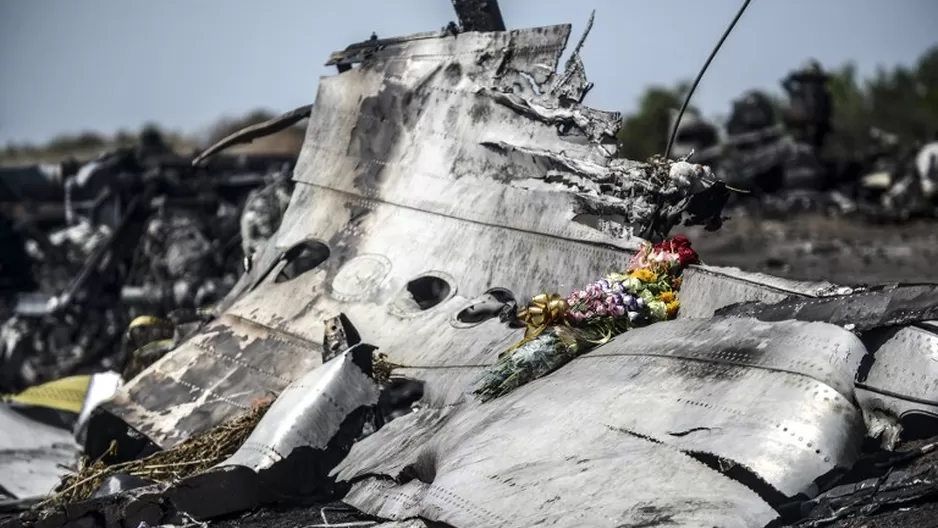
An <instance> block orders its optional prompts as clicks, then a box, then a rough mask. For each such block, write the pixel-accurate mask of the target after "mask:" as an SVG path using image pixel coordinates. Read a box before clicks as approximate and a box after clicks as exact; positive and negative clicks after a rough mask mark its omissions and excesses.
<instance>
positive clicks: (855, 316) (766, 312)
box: [717, 284, 938, 331]
mask: <svg viewBox="0 0 938 528" xmlns="http://www.w3.org/2000/svg"><path fill="white" fill-rule="evenodd" d="M717 314H720V315H735V316H746V317H755V318H757V319H760V320H762V321H783V320H788V319H797V320H799V321H828V322H830V323H833V324H837V325H842V326H849V327H850V328H852V329H855V330H857V331H867V330H873V329H876V328H884V327H887V326H894V325H903V324H909V323H916V322H922V321H928V320H933V319H938V284H890V285H884V286H876V287H870V288H859V289H858V290H857V291H853V292H851V293H847V294H845V295H836V296H826V297H822V298H820V299H799V298H791V299H786V300H783V301H779V302H777V303H772V304H764V303H745V304H740V305H736V306H727V307H725V308H722V309H720V310H719V311H718V312H717Z"/></svg>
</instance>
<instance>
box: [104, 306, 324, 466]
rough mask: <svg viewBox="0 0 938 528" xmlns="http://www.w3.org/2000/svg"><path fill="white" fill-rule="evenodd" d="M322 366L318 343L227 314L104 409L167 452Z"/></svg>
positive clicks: (130, 386)
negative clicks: (171, 447) (314, 343)
mask: <svg viewBox="0 0 938 528" xmlns="http://www.w3.org/2000/svg"><path fill="white" fill-rule="evenodd" d="M321 363H322V355H321V352H320V351H319V349H317V347H316V346H315V345H313V344H312V343H310V342H307V341H305V340H303V339H298V338H296V337H291V336H289V335H286V334H284V333H282V332H272V331H271V330H269V329H267V328H265V327H263V326H260V325H257V324H254V323H251V322H249V321H245V320H242V319H239V318H237V317H232V316H223V317H221V318H220V319H219V320H218V321H216V322H215V323H213V324H212V325H210V326H208V327H207V328H206V329H205V330H204V331H203V332H201V333H199V334H197V335H196V336H194V337H193V338H192V339H190V340H189V341H187V342H185V343H184V344H183V345H181V346H180V347H178V348H177V349H175V350H174V351H173V352H171V353H169V354H167V355H165V356H163V357H162V358H161V359H160V360H158V361H156V362H155V363H154V364H153V365H151V366H150V367H149V368H148V369H147V371H146V372H148V373H149V375H140V376H137V377H136V378H134V379H133V380H132V381H130V382H129V383H127V384H125V385H124V386H123V387H121V389H120V390H119V391H118V393H117V395H116V396H115V397H113V398H112V399H111V400H109V401H107V402H105V403H103V404H102V405H101V407H102V408H104V409H107V410H109V411H111V412H112V413H114V414H116V415H117V416H118V417H120V418H122V419H123V420H124V421H125V422H127V423H128V424H129V425H131V426H132V427H134V428H135V429H137V430H138V431H139V432H140V433H142V434H144V435H146V436H147V437H149V438H150V439H151V440H153V441H155V442H157V443H158V445H159V444H161V447H163V448H166V447H169V446H172V445H175V444H177V443H178V442H180V441H182V440H184V439H186V438H189V437H190V436H191V435H193V434H194V433H196V432H203V431H206V430H208V429H210V428H211V427H212V426H214V425H216V424H218V423H221V422H223V421H225V420H226V419H228V418H231V417H234V416H235V415H237V414H240V413H243V412H244V411H246V410H248V409H249V408H251V406H252V405H254V404H255V403H256V402H257V401H258V400H260V399H261V398H265V397H269V396H271V395H275V394H277V393H279V392H280V391H281V390H283V389H284V388H285V387H286V386H287V385H289V384H290V382H292V381H293V380H294V379H295V378H296V377H297V376H298V375H300V374H302V373H305V372H308V371H309V370H310V369H312V368H314V367H316V366H318V365H320V364H321ZM155 417H159V419H153V418H155ZM97 419H101V418H100V417H99V416H92V418H91V421H90V425H89V427H94V423H95V420H97ZM105 445H106V443H105Z"/></svg>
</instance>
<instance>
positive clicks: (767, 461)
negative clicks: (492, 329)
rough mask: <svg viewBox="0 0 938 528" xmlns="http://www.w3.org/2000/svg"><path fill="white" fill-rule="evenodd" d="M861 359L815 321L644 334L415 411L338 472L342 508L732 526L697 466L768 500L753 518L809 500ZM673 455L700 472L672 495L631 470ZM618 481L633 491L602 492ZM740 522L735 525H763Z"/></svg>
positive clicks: (473, 517) (478, 521)
mask: <svg viewBox="0 0 938 528" xmlns="http://www.w3.org/2000/svg"><path fill="white" fill-rule="evenodd" d="M864 354H865V349H864V348H863V346H862V345H861V344H860V342H859V340H858V339H857V338H856V337H855V336H853V335H852V334H850V333H849V332H847V331H845V330H843V329H840V328H837V327H835V326H833V325H826V324H821V323H801V322H785V323H757V322H755V321H752V320H743V319H723V320H686V321H672V322H665V323H658V324H656V325H653V326H650V327H647V328H641V329H635V330H631V331H629V332H627V333H625V334H622V335H621V336H618V337H616V338H615V339H613V340H612V341H611V342H610V343H608V344H606V345H604V346H601V347H599V348H597V349H596V350H595V351H593V352H589V353H587V354H585V355H583V356H581V357H579V358H577V359H574V360H573V361H572V362H571V363H569V364H568V365H566V366H565V367H563V368H562V369H560V370H558V371H557V372H555V373H553V374H551V375H548V376H546V377H544V378H541V379H539V380H535V381H532V382H530V383H529V384H527V385H525V386H522V387H521V388H519V389H517V390H516V391H515V392H513V393H509V394H508V395H505V396H502V397H500V398H498V399H495V400H492V401H491V402H487V403H484V404H480V403H478V402H475V401H462V402H459V403H456V404H445V402H441V403H435V402H432V401H428V400H424V402H422V403H425V404H426V406H425V407H423V408H421V409H420V410H419V411H417V412H415V413H413V414H411V415H408V416H405V417H402V418H399V419H398V420H395V421H394V422H391V423H390V424H388V425H387V426H385V427H384V428H383V429H381V430H379V431H377V432H376V433H375V434H373V435H372V436H370V437H367V438H365V439H364V440H362V441H360V442H359V443H357V444H356V445H355V446H354V447H353V448H352V451H351V453H350V454H349V456H348V457H347V458H346V459H345V460H344V461H343V462H342V463H341V464H340V465H339V467H338V468H337V470H336V474H337V476H338V477H339V479H340V481H347V482H349V483H351V484H352V490H351V491H350V493H349V495H348V496H346V498H345V501H346V502H348V503H349V504H352V505H353V506H355V507H357V508H359V509H362V510H363V511H365V512H366V513H369V514H372V515H377V516H379V517H383V518H390V519H404V518H408V517H410V516H413V515H420V516H422V517H426V518H428V519H431V520H434V521H439V522H444V523H448V524H452V525H454V526H466V527H469V526H483V525H488V526H491V525H493V524H497V525H500V526H514V525H518V526H530V525H532V524H535V523H536V522H537V521H542V522H545V523H546V524H558V523H561V522H563V523H567V522H569V521H570V518H569V517H566V515H569V513H570V512H571V511H577V512H579V515H581V516H582V518H581V519H580V520H581V521H582V524H584V525H589V524H591V523H595V522H599V520H600V519H603V520H605V519H617V520H619V522H623V523H639V522H641V521H643V520H644V521H647V520H648V519H645V518H643V513H642V512H643V504H644V508H648V509H650V510H655V511H658V510H660V511H662V512H666V513H667V514H668V515H672V516H673V517H674V519H673V520H674V522H679V523H690V524H695V523H699V524H702V525H720V526H727V525H734V524H739V523H741V522H742V521H741V520H740V519H747V517H748V515H751V514H752V513H751V512H752V510H750V508H752V507H753V505H752V504H749V505H745V504H735V505H733V506H730V504H728V503H726V502H724V501H725V500H729V499H727V496H726V495H723V494H722V493H714V494H713V495H708V494H707V493H706V492H704V489H705V488H706V487H707V486H711V485H719V486H721V487H722V486H726V485H728V483H729V482H730V480H729V479H727V481H726V482H725V483H723V484H717V482H719V480H720V479H716V481H717V482H713V479H714V477H712V476H705V475H709V474H710V473H709V471H710V470H709V467H708V466H707V465H705V464H707V463H708V462H709V463H714V464H715V465H716V466H718V467H734V466H737V467H736V471H737V472H742V473H745V474H746V475H747V476H746V477H742V478H741V477H739V476H738V474H737V475H734V476H735V478H738V479H741V480H743V481H744V482H745V485H746V486H749V487H751V488H752V490H751V491H752V492H754V493H757V494H758V496H759V497H760V501H768V502H770V503H771V504H768V503H765V504H764V507H765V508H768V507H769V506H776V505H778V504H779V503H781V501H782V500H783V499H784V497H786V496H794V495H797V494H799V493H808V494H810V493H811V489H812V487H813V481H814V479H816V478H818V477H821V476H823V475H825V474H827V473H828V472H830V471H831V470H833V469H835V468H837V467H841V468H844V467H849V466H850V465H851V464H852V463H853V461H854V460H855V459H856V457H857V455H858V451H859V442H860V440H861V439H862V437H863V420H862V417H861V415H860V413H859V411H858V410H857V409H856V408H855V407H854V405H853V403H852V400H853V384H852V378H853V375H854V372H855V371H856V369H857V368H858V367H859V362H860V359H861V358H862V357H863V356H864ZM446 370H456V369H452V368H451V369H439V368H437V369H433V370H430V369H426V370H423V371H420V369H409V368H403V369H400V370H399V371H397V372H399V373H400V374H406V375H408V376H410V377H418V378H421V379H424V380H425V381H426V383H427V385H428V386H430V387H433V386H435V385H437V384H442V383H454V382H455V379H456V378H455V377H454V376H453V375H451V374H447V373H446V372H445V371H446ZM477 370H481V369H477ZM438 379H439V380H442V382H441V381H438ZM756 394H758V395H761V396H758V397H757V396H754V395H756ZM570 409H576V412H575V413H571V412H570ZM574 430H575V431H576V434H575V435H571V434H570V432H571V431H574ZM559 438H563V439H564V440H563V441H558V439H559ZM623 442H624V443H625V444H626V445H628V446H629V447H627V448H624V447H623ZM632 443H634V444H636V445H635V446H632V445H631V444H632ZM611 445H614V446H616V447H615V449H614V450H613V451H614V452H615V454H610V453H612V451H610V450H609V449H610V447H609V446H611ZM678 451H679V452H683V453H685V454H687V455H689V456H690V457H691V458H693V459H694V460H696V461H697V465H698V467H697V469H694V467H693V466H694V464H691V463H690V462H689V461H685V462H683V463H679V462H677V461H673V463H674V464H677V465H679V466H682V467H683V469H682V471H688V473H687V475H693V477H690V476H688V477H685V478H682V479H680V480H681V484H682V487H681V488H680V489H674V488H673V487H672V486H671V485H670V484H669V479H668V478H666V477H661V476H660V475H659V476H657V477H656V476H654V472H653V471H652V472H651V473H645V472H644V471H645V469H648V470H650V471H651V467H648V468H645V469H643V467H644V466H643V465H642V464H643V463H651V462H650V461H655V463H654V464H653V466H655V467H658V470H659V471H660V470H661V468H662V467H664V466H665V465H666V464H665V462H664V461H663V460H661V459H659V458H658V457H662V456H665V457H670V456H669V455H665V454H664V453H666V452H668V453H674V452H678ZM633 457H634V458H633ZM642 457H649V461H644V460H638V458H642ZM659 464H661V465H660V466H659ZM625 472H628V473H629V475H630V479H629V480H628V482H640V483H641V485H640V486H639V488H640V489H641V490H643V492H642V493H636V488H635V487H630V488H629V490H630V491H629V492H628V493H616V492H614V491H613V490H614V489H616V487H617V486H621V485H624V483H625V481H622V480H621V474H622V473H625ZM728 474H733V473H732V472H729V473H728ZM698 477H699V478H701V479H705V480H698ZM388 479H393V480H388ZM692 482H697V483H704V482H706V485H705V486H704V487H703V488H699V489H697V488H695V487H694V485H693V484H690V483H692ZM594 486H596V487H595V488H594ZM744 489H747V490H748V489H749V488H744ZM599 490H603V491H601V492H600V491H599ZM728 491H729V490H725V491H724V492H728ZM581 493H582V495H581ZM644 493H647V494H648V496H645V495H644ZM532 494H533V495H532ZM684 494H688V495H693V496H695V498H694V499H693V501H694V502H693V504H694V505H695V507H694V508H691V509H690V510H686V509H685V508H684V507H682V504H684V503H683V501H684V500H691V499H690V496H685V495H684ZM731 496H732V497H734V498H736V499H737V500H741V499H742V498H743V497H744V496H743V495H736V494H733V495H731ZM602 497H610V499H609V500H604V499H603V498H602ZM612 497H614V498H615V500H612V499H611V498H612ZM708 497H709V498H708ZM630 500H634V501H635V503H634V504H633V503H630V502H629V501H630ZM645 500H648V501H650V502H648V503H645V502H643V501H645ZM704 504H706V505H707V506H706V507H704V506H702V505H704ZM698 508H700V509H699V510H698ZM724 508H729V509H726V510H724ZM734 508H741V509H739V510H735V511H734ZM769 509H770V508H769ZM694 511H696V512H697V514H699V515H702V517H700V518H698V517H694V513H693V512H694ZM756 511H758V509H757V510H756ZM765 511H768V510H765ZM747 512H749V513H747ZM708 515H712V516H713V517H708ZM685 516H686V517H685ZM691 519H693V521H691ZM753 520H754V519H752V518H748V520H747V522H746V523H745V524H746V525H758V526H762V525H763V524H764V522H768V520H763V524H757V523H755V522H753ZM707 523H710V524H707Z"/></svg>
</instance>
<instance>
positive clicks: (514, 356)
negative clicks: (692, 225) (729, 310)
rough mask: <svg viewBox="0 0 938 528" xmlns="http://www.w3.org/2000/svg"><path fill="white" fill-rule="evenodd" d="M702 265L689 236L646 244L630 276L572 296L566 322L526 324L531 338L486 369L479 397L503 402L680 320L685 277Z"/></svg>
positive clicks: (608, 279)
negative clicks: (622, 338)
mask: <svg viewBox="0 0 938 528" xmlns="http://www.w3.org/2000/svg"><path fill="white" fill-rule="evenodd" d="M699 262H700V259H699V258H698V256H697V253H696V252H694V250H693V249H691V244H690V241H689V240H688V239H687V238H686V237H684V236H676V237H674V238H671V239H668V240H665V241H664V242H660V243H658V244H654V245H652V244H645V245H644V246H643V247H642V249H641V250H640V251H638V253H636V255H635V256H634V257H633V258H632V259H631V261H630V262H629V265H628V267H627V268H626V269H625V270H624V271H621V272H616V273H611V274H609V275H608V276H606V277H605V278H602V279H599V280H596V281H594V282H592V283H590V284H588V285H586V287H584V288H582V289H580V290H576V291H574V292H571V293H570V294H569V295H568V296H567V297H566V298H565V301H566V309H565V311H564V313H563V317H562V320H561V322H559V323H558V322H555V320H554V319H551V322H550V325H549V326H546V327H534V326H533V325H534V324H535V323H532V322H531V321H525V324H526V325H528V332H526V337H525V339H524V340H522V342H521V343H519V344H518V345H515V347H513V349H509V351H507V352H506V353H503V354H502V356H501V357H500V358H499V359H498V361H496V362H495V363H494V364H493V365H491V366H490V367H489V368H488V369H486V371H485V372H484V373H483V375H482V376H481V377H480V378H479V380H478V381H477V384H476V388H475V391H474V393H475V394H476V396H477V397H479V398H480V399H481V400H483V401H488V400H491V399H492V398H497V397H499V396H501V395H504V394H507V393H508V392H511V391H512V390H514V389H516V388H517V387H520V386H521V385H524V384H525V383H528V382H529V381H531V380H534V379H537V378H540V377H542V376H545V375H547V374H549V373H550V372H553V371H554V370H556V369H558V368H560V367H562V366H563V365H564V364H566V363H567V362H569V361H571V360H572V359H574V358H576V357H577V356H579V355H581V354H584V353H586V352H588V351H589V350H591V349H593V348H595V347H596V346H599V345H601V344H604V343H606V342H607V341H609V340H610V339H612V338H613V337H615V336H616V335H618V334H621V333H623V332H626V331H628V330H629V329H631V328H636V327H641V326H646V325H649V324H652V323H656V322H659V321H665V320H668V319H672V318H674V317H675V316H676V315H677V311H678V308H679V307H680V303H679V301H678V300H677V291H678V290H679V289H680V286H681V274H682V272H683V270H684V269H685V268H686V267H687V266H689V265H691V264H698V263H699ZM561 304H562V303H561ZM532 311H533V310H532ZM529 336H534V337H529Z"/></svg>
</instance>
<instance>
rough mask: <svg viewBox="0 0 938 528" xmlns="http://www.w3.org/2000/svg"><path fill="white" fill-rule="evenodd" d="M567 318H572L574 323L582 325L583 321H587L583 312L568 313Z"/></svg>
mask: <svg viewBox="0 0 938 528" xmlns="http://www.w3.org/2000/svg"><path fill="white" fill-rule="evenodd" d="M567 316H568V317H570V320H571V321H573V322H574V323H582V322H583V320H584V319H586V316H585V315H583V313H582V312H568V314H567Z"/></svg>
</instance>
